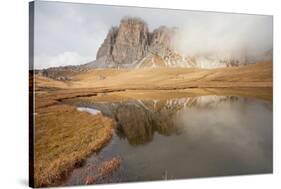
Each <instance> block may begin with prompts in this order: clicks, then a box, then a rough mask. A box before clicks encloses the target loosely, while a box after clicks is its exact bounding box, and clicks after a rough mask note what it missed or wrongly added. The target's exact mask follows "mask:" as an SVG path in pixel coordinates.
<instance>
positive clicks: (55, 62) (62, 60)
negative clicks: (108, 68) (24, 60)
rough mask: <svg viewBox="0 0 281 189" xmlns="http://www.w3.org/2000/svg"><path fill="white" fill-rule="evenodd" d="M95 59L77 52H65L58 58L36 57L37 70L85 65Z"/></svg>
mask: <svg viewBox="0 0 281 189" xmlns="http://www.w3.org/2000/svg"><path fill="white" fill-rule="evenodd" d="M93 59H94V57H90V56H81V55H79V54H78V53H77V52H63V53H61V54H58V55H56V56H46V55H40V56H35V57H34V67H35V69H43V68H49V67H57V66H67V65H79V64H85V63H87V62H90V61H91V60H93Z"/></svg>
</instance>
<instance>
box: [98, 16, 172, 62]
mask: <svg viewBox="0 0 281 189" xmlns="http://www.w3.org/2000/svg"><path fill="white" fill-rule="evenodd" d="M174 34H175V28H168V27H166V26H161V27H159V28H157V29H155V30H154V31H153V32H151V33H150V32H149V29H148V26H147V24H146V23H145V22H144V21H143V20H141V19H139V18H124V19H122V20H121V22H120V25H119V27H113V28H111V29H110V31H109V32H108V34H107V36H106V38H105V40H104V42H103V44H102V45H101V47H100V48H99V50H98V52H97V56H96V62H95V64H96V65H97V67H143V66H144V65H145V66H146V67H147V66H152V65H153V64H155V65H156V64H157V63H158V64H159V65H158V64H157V66H166V64H165V61H164V59H165V58H166V59H167V55H168V54H169V53H170V52H171V49H172V47H171V43H172V38H173V35H174ZM156 58H158V62H157V63H153V61H154V59H156ZM142 64H144V65H142Z"/></svg>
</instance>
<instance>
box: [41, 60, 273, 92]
mask: <svg viewBox="0 0 281 189" xmlns="http://www.w3.org/2000/svg"><path fill="white" fill-rule="evenodd" d="M36 83H40V86H41V87H43V86H47V87H51V86H53V87H59V88H72V89H74V88H76V89H79V88H95V89H111V90H126V89H144V90H145V89H184V88H194V87H198V88H200V87H272V62H269V61H268V62H262V63H257V64H251V65H247V66H240V67H229V68H217V69H198V68H165V67H157V68H142V69H98V70H97V69H96V70H89V71H87V72H82V73H77V74H75V75H73V76H72V79H71V80H70V81H65V82H63V81H55V80H47V79H45V80H43V79H42V77H39V79H38V81H37V82H36ZM37 86H38V85H37Z"/></svg>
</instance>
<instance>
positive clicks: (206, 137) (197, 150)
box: [66, 96, 273, 185]
mask: <svg viewBox="0 0 281 189" xmlns="http://www.w3.org/2000/svg"><path fill="white" fill-rule="evenodd" d="M77 106H78V107H80V108H81V107H84V108H87V110H90V109H93V111H94V112H95V111H96V110H98V111H100V112H101V113H102V114H103V115H105V116H108V117H111V118H112V119H114V120H115V121H116V123H117V129H116V131H115V134H114V136H113V139H112V140H111V142H110V143H109V144H108V145H107V146H106V147H104V148H103V149H102V150H101V151H100V152H99V153H98V154H93V155H92V156H90V157H89V158H88V159H87V161H86V162H85V164H84V165H83V166H82V167H81V168H78V169H75V170H74V171H73V172H72V174H71V176H70V178H69V179H68V180H67V182H66V185H75V184H85V177H87V176H89V175H92V176H95V174H97V172H96V170H97V169H96V166H97V165H99V164H101V163H102V162H103V161H106V160H109V159H111V158H112V157H119V158H121V160H122V161H121V166H120V167H119V168H118V169H117V170H116V171H114V172H112V173H111V174H109V175H107V176H104V177H102V178H99V179H97V180H96V181H95V182H96V183H111V182H129V181H149V180H164V179H180V178H194V177H209V176H224V175H238V174H253V173H270V172H272V146H273V145H272V102H271V101H262V100H257V99H250V98H244V97H236V96H202V97H195V98H194V97H193V98H179V99H169V100H131V101H120V102H91V103H90V102H86V101H79V103H78V104H77Z"/></svg>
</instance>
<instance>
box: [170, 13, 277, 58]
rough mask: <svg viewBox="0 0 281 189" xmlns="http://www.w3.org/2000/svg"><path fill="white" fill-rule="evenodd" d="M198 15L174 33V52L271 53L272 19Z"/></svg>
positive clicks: (232, 55) (238, 15)
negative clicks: (175, 50)
mask: <svg viewBox="0 0 281 189" xmlns="http://www.w3.org/2000/svg"><path fill="white" fill-rule="evenodd" d="M208 14H209V15H207V13H201V15H200V16H198V17H197V19H194V20H189V21H188V22H187V23H185V24H183V26H182V27H181V28H180V29H179V30H178V34H177V35H176V37H175V39H174V46H175V48H176V49H177V50H178V51H180V52H182V53H184V54H186V55H188V56H196V55H213V56H214V55H215V56H220V57H235V58H239V57H243V56H250V57H259V56H260V58H262V57H261V56H263V55H264V53H265V52H267V51H270V50H272V45H273V44H272V43H273V41H272V38H273V36H272V17H271V16H259V15H240V14H214V13H208Z"/></svg>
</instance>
